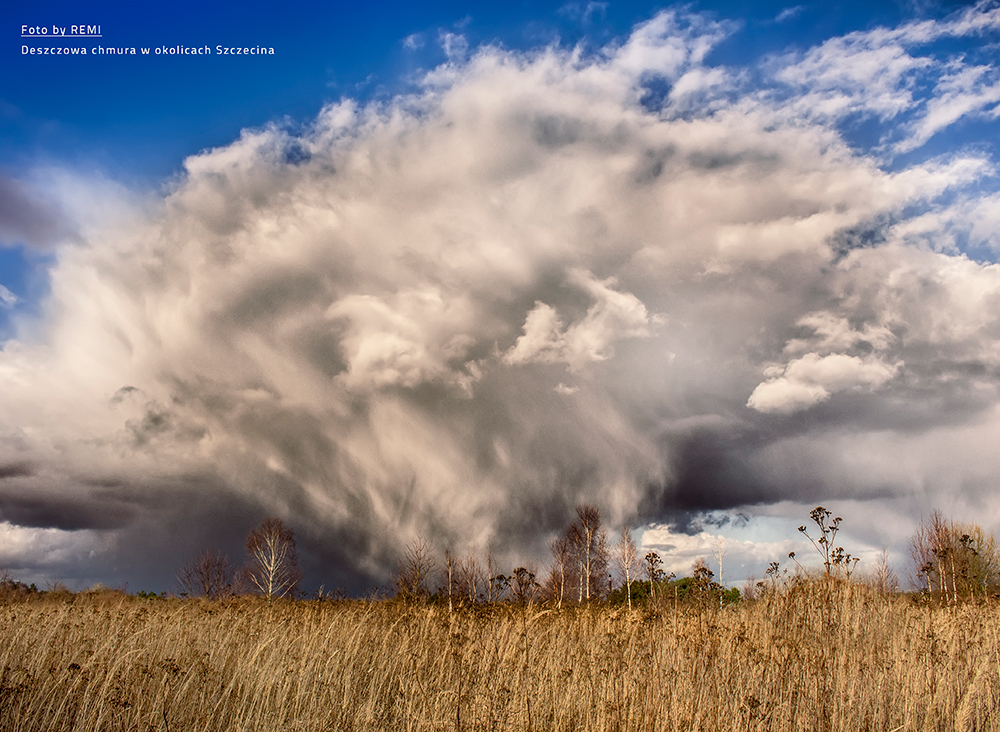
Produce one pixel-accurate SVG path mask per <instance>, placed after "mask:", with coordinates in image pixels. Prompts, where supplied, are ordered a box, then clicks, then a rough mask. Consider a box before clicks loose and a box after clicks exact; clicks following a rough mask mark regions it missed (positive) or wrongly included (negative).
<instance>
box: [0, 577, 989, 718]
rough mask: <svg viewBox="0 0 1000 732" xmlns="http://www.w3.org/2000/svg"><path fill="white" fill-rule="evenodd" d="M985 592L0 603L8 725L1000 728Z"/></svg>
mask: <svg viewBox="0 0 1000 732" xmlns="http://www.w3.org/2000/svg"><path fill="white" fill-rule="evenodd" d="M997 609H998V608H997V606H996V605H994V604H991V605H965V606H960V607H954V608H948V607H937V608H932V607H927V606H921V605H918V604H915V603H913V602H911V601H909V600H907V599H905V598H901V597H888V596H884V595H878V594H876V593H874V592H873V591H871V590H869V589H867V588H864V587H859V586H841V587H837V588H832V589H831V588H830V587H829V586H825V585H822V584H814V585H806V586H802V587H799V588H796V589H794V590H792V591H791V592H788V593H785V594H783V595H779V596H772V597H770V598H765V599H763V600H758V601H756V602H753V603H744V604H742V605H737V606H733V607H726V608H723V609H718V608H706V609H704V610H703V611H699V610H696V609H694V608H689V609H686V610H685V609H681V610H680V611H677V612H675V611H673V610H672V609H670V608H664V609H663V610H662V611H661V612H660V613H659V614H653V613H649V612H648V611H642V610H639V611H636V612H634V613H632V614H629V613H627V612H625V611H612V610H608V609H606V608H593V609H576V610H568V611H562V612H556V611H545V610H544V609H542V608H539V607H537V606H536V607H532V608H528V609H521V608H513V607H505V608H497V609H493V610H490V611H478V612H473V611H461V612H456V613H454V614H451V615H449V614H448V612H447V610H446V609H445V610H443V609H441V608H436V607H427V606H409V607H408V606H404V605H400V604H396V603H383V602H345V603H337V604H334V603H318V602H295V603H292V602H275V603H271V604H268V603H265V602H263V601H255V600H246V599H242V600H232V601H228V602H215V603H209V602H198V601H178V600H169V601H162V600H161V601H149V600H140V599H136V598H129V597H124V596H121V595H116V594H113V593H108V594H104V595H93V596H87V595H77V596H75V597H72V596H64V597H63V598H61V599H58V598H42V599H35V600H29V601H18V602H7V603H4V604H2V605H0V674H2V675H0V730H3V731H4V732H6V731H8V730H11V731H13V730H19V731H20V730H24V731H27V730H45V731H46V732H57V731H58V730H80V731H89V730H94V731H95V732H96V731H98V730H100V731H101V732H104V731H105V730H140V731H145V730H163V731H165V732H181V731H184V732H195V731H199V730H254V731H263V730H712V731H715V730H740V731H749V730H781V731H785V730H850V731H851V732H859V731H861V730H879V731H881V732H890V731H891V730H989V729H1000V711H998V710H1000V651H998V648H1000V643H998V641H1000V614H998V613H997Z"/></svg>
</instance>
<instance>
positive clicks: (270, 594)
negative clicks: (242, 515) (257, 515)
mask: <svg viewBox="0 0 1000 732" xmlns="http://www.w3.org/2000/svg"><path fill="white" fill-rule="evenodd" d="M244 575H245V577H246V579H247V581H248V582H249V584H250V585H251V586H252V587H253V588H254V589H255V590H256V591H257V592H260V594H262V595H263V596H264V597H266V598H268V599H269V600H270V599H272V598H275V597H294V596H295V591H296V590H297V589H298V586H299V581H300V580H301V579H302V570H301V569H300V568H299V557H298V552H297V551H296V548H295V537H294V536H293V534H292V531H291V529H288V528H287V527H286V526H285V524H284V522H283V521H282V520H281V519H280V518H269V519H267V520H266V521H264V522H263V523H262V524H261V525H260V526H258V527H257V528H256V529H254V530H253V531H251V532H250V534H249V536H247V564H246V567H245V568H244Z"/></svg>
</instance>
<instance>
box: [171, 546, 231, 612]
mask: <svg viewBox="0 0 1000 732" xmlns="http://www.w3.org/2000/svg"><path fill="white" fill-rule="evenodd" d="M233 579H234V578H233V566H232V564H231V563H230V562H229V557H227V556H226V555H225V554H223V553H222V552H213V551H211V550H208V549H206V550H205V551H203V552H202V553H201V555H200V556H198V558H197V559H193V560H191V561H190V562H188V563H187V564H185V565H184V566H183V567H181V568H180V569H179V570H178V571H177V581H178V582H179V583H180V586H181V591H182V592H183V593H184V594H185V595H187V596H189V597H207V598H208V599H209V600H217V599H219V598H220V597H226V596H227V595H230V594H232V593H233Z"/></svg>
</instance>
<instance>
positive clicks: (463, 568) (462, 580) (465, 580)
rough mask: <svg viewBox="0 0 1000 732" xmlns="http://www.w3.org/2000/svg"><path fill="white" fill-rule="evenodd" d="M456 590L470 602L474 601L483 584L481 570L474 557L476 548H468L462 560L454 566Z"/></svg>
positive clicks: (477, 560)
mask: <svg viewBox="0 0 1000 732" xmlns="http://www.w3.org/2000/svg"><path fill="white" fill-rule="evenodd" d="M455 571H456V575H457V577H458V579H457V584H458V586H457V590H458V592H459V593H460V594H461V595H462V596H463V597H465V598H467V599H468V601H469V603H470V604H473V603H475V602H476V600H477V598H478V597H479V590H480V588H481V587H482V585H483V578H482V574H483V570H482V567H481V566H480V564H479V559H478V558H477V557H476V550H475V549H474V548H473V549H470V550H469V554H468V555H467V556H466V557H465V559H464V560H462V561H460V562H458V565H457V567H456V570H455Z"/></svg>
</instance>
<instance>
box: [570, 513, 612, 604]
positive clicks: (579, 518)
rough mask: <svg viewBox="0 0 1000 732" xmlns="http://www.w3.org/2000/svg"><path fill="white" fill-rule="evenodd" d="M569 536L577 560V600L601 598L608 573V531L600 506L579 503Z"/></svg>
mask: <svg viewBox="0 0 1000 732" xmlns="http://www.w3.org/2000/svg"><path fill="white" fill-rule="evenodd" d="M566 540H567V542H568V543H569V546H570V547H571V548H572V551H573V555H574V559H575V560H576V561H575V564H576V569H577V572H578V577H577V600H578V601H579V602H584V601H587V602H589V601H590V600H592V599H599V597H600V594H601V587H602V584H603V582H602V580H603V579H604V577H606V576H607V573H608V543H607V542H608V534H607V531H605V529H604V527H603V525H602V522H601V512H600V510H599V509H598V508H597V507H596V506H592V505H590V504H584V505H581V506H577V507H576V521H574V522H573V523H572V524H571V525H570V527H569V529H567V531H566Z"/></svg>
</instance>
